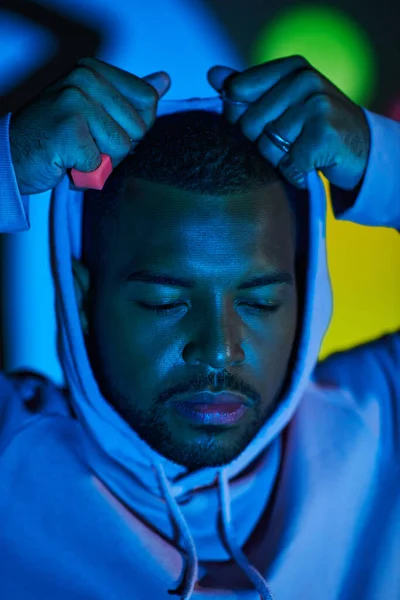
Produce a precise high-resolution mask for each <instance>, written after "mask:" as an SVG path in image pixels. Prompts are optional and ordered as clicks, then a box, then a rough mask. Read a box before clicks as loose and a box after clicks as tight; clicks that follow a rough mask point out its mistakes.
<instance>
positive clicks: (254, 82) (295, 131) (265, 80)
mask: <svg viewBox="0 0 400 600" xmlns="http://www.w3.org/2000/svg"><path fill="white" fill-rule="evenodd" d="M207 78H208V81H209V83H210V84H211V85H212V87H213V88H215V89H216V90H217V91H218V92H221V91H223V90H224V91H225V93H226V96H227V98H228V99H231V100H235V101H239V102H240V101H242V102H247V103H249V105H248V106H246V105H235V104H230V103H229V102H226V103H225V104H224V114H225V116H226V117H227V119H228V120H229V121H230V122H231V123H237V122H238V123H239V125H240V128H241V131H242V132H243V134H244V135H245V136H246V137H247V138H248V139H249V140H251V141H253V142H256V143H257V146H258V149H259V150H260V152H261V154H262V156H264V157H265V158H266V159H268V160H269V161H270V162H271V163H272V164H273V165H274V166H275V167H278V168H279V169H280V171H281V173H282V174H283V176H284V177H285V178H286V179H287V180H288V181H289V182H290V183H292V184H293V185H295V186H296V187H299V188H303V189H304V188H305V187H306V183H305V177H304V174H305V173H308V172H309V171H312V170H313V169H319V170H320V171H321V172H322V173H323V174H324V176H325V177H326V178H327V179H328V180H329V181H330V182H331V183H332V184H333V185H335V186H337V187H339V188H341V189H344V190H353V189H354V188H355V187H357V185H358V184H359V183H360V182H361V180H362V178H363V176H364V173H365V170H366V167H367V163H368V156H369V148H370V131H369V126H368V123H367V120H366V118H365V115H364V111H363V110H362V108H361V107H360V106H358V105H357V104H354V102H352V101H351V100H350V99H349V98H347V96H345V95H344V94H343V93H342V92H341V91H340V90H339V89H338V88H337V87H335V86H334V85H333V83H331V82H330V81H329V80H328V79H326V77H324V76H323V75H322V74H321V73H319V72H318V71H317V70H316V69H314V68H313V67H312V66H311V65H310V63H309V62H308V61H307V60H306V59H305V58H303V57H301V56H289V57H287V58H280V59H278V60H273V61H270V62H267V63H263V64H261V65H257V66H255V67H251V68H249V69H247V70H245V71H243V72H239V71H235V70H234V69H231V68H229V67H220V66H215V67H212V68H211V69H210V70H209V71H208V74H207ZM266 127H267V128H268V129H269V128H271V130H272V131H274V132H277V133H279V135H280V136H282V137H283V138H285V139H286V140H287V141H289V142H291V143H293V145H292V147H291V148H290V150H289V153H287V154H286V153H285V152H284V151H283V150H281V149H279V148H278V147H277V146H276V145H275V144H274V143H273V142H272V141H271V140H270V139H269V138H268V136H267V135H266V134H265V133H263V131H264V128H266Z"/></svg>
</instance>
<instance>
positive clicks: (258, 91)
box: [224, 55, 310, 102]
mask: <svg viewBox="0 0 400 600" xmlns="http://www.w3.org/2000/svg"><path fill="white" fill-rule="evenodd" d="M309 67H310V64H309V63H308V61H307V60H306V59H305V58H303V57H302V56H297V55H296V56H289V57H285V58H278V59H276V60H271V61H269V62H266V63H262V64H260V65H256V66H254V67H250V68H249V69H246V70H245V71H242V72H239V73H235V74H233V75H231V76H229V77H228V78H227V79H226V80H225V82H224V89H225V90H226V92H227V94H228V96H229V97H230V98H231V99H232V100H239V101H244V102H254V100H257V99H258V98H259V97H260V96H261V95H262V94H264V93H265V92H266V91H267V90H269V89H270V88H271V87H273V86H274V85H275V84H276V83H278V81H280V80H281V79H283V78H284V77H286V76H287V75H290V74H291V73H295V72H296V71H300V70H303V69H305V68H309Z"/></svg>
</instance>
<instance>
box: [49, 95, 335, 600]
mask: <svg viewBox="0 0 400 600" xmlns="http://www.w3.org/2000/svg"><path fill="white" fill-rule="evenodd" d="M196 109H197V110H198V109H200V110H207V111H213V112H217V113H222V112H223V101H222V99H221V97H219V96H217V97H213V98H191V99H187V100H161V101H160V102H159V105H158V111H157V116H161V115H163V114H168V113H173V112H180V111H186V110H196ZM299 201H300V202H304V203H305V204H307V207H306V208H307V210H306V211H305V214H306V215H307V218H306V221H305V223H304V224H303V228H304V230H303V231H302V234H303V237H304V240H305V242H306V243H305V246H304V257H303V276H302V277H303V281H302V282H300V283H301V286H300V287H301V288H302V291H301V294H302V297H301V298H300V297H299V307H301V311H300V310H299V319H298V320H299V326H298V334H297V338H296V344H295V348H294V354H293V359H292V367H291V370H290V373H288V377H287V385H286V387H285V391H284V394H283V395H282V398H281V401H280V403H279V404H278V406H277V408H276V410H275V412H274V413H273V414H272V415H271V417H270V418H269V420H268V421H267V422H266V423H265V424H264V426H263V427H262V428H261V430H260V431H259V433H258V434H257V436H255V437H254V439H253V440H252V442H251V443H250V444H249V445H248V447H247V448H246V449H245V450H244V451H243V452H242V454H240V456H238V457H237V458H236V459H235V460H233V461H232V462H231V463H229V464H227V465H226V466H224V467H215V468H204V469H201V470H199V471H197V472H195V473H191V474H187V473H186V468H185V467H183V466H181V465H177V464H175V463H173V462H172V461H169V460H167V459H166V458H164V457H163V456H161V455H160V454H158V453H157V452H155V451H154V450H153V449H152V448H150V446H148V445H147V444H146V442H144V441H143V440H142V439H141V438H139V436H138V435H136V434H135V432H134V431H132V429H131V428H130V427H129V426H128V424H127V423H126V422H125V421H124V420H123V419H122V417H121V416H120V415H119V414H118V413H117V412H116V411H115V410H114V408H113V407H112V406H111V405H110V404H109V403H108V402H107V401H106V400H105V398H104V397H103V396H102V394H101V392H100V390H99V388H98V386H97V382H96V379H95V377H94V374H93V371H92V369H91V366H90V363H89V358H88V355H87V352H86V347H85V342H84V337H83V333H82V330H81V325H80V320H79V314H78V308H77V304H76V300H75V294H74V284H73V273H72V257H74V258H76V259H80V258H81V247H82V239H81V230H82V228H81V224H82V208H83V192H82V191H76V190H73V189H71V188H70V185H69V179H68V177H64V178H63V180H62V181H61V182H60V183H59V184H58V185H57V187H56V188H55V190H54V192H53V195H52V203H51V207H50V236H51V261H52V270H53V278H54V283H55V294H56V313H57V324H58V339H57V347H58V354H59V360H60V363H61V365H62V368H63V371H64V376H65V381H66V388H67V392H68V398H69V401H70V402H71V405H72V407H73V410H74V412H75V414H76V417H77V419H78V421H79V422H80V425H81V427H82V429H83V430H84V433H85V435H84V436H82V438H83V442H82V443H83V448H82V452H83V453H84V457H85V460H86V461H87V464H88V465H89V468H90V469H91V470H92V471H93V473H94V474H95V475H96V476H97V477H98V478H99V479H100V480H101V481H102V482H103V483H104V484H105V485H106V486H107V487H108V489H110V490H111V491H112V492H113V493H114V494H115V496H117V497H118V498H119V499H120V500H121V501H122V502H124V504H125V505H126V506H128V507H129V508H130V509H131V510H132V511H134V512H135V513H136V514H138V515H140V516H142V517H143V519H144V520H145V522H147V523H149V524H150V525H151V527H152V528H153V529H155V530H157V531H159V532H160V534H161V535H163V536H165V537H166V538H167V539H169V540H170V541H171V543H173V544H174V545H175V547H177V548H178V549H179V550H181V551H182V552H184V553H185V554H186V556H187V561H186V567H185V569H184V572H183V573H182V584H181V586H180V588H179V590H176V591H175V592H173V593H175V594H177V595H178V596H180V597H181V598H182V599H188V598H190V597H191V596H192V592H193V589H194V584H195V582H196V580H197V579H198V576H199V575H201V566H199V562H201V561H228V560H232V559H233V560H235V561H236V562H237V564H238V565H239V566H240V567H241V568H242V569H243V571H244V572H245V573H246V575H247V576H248V578H249V580H250V581H251V582H252V583H253V585H254V587H255V588H256V589H257V591H258V592H259V594H260V597H261V598H263V599H271V598H272V595H271V594H270V592H269V589H268V585H267V582H266V581H265V579H264V578H263V577H262V576H261V574H260V573H259V572H258V571H257V570H256V569H255V568H254V567H253V566H252V565H251V564H250V563H249V562H248V560H247V558H246V557H245V555H244V554H243V553H242V551H241V547H242V546H243V545H244V543H245V542H246V540H247V539H248V537H249V536H250V534H251V533H252V531H253V530H254V529H255V528H256V526H257V522H258V520H259V519H260V516H261V514H262V512H263V511H264V509H265V506H266V505H267V503H268V500H269V498H270V496H271V493H272V490H273V486H274V484H275V481H276V478H277V474H278V468H279V466H280V463H281V458H282V435H281V433H282V431H283V430H284V428H285V427H286V426H287V425H288V423H289V422H290V420H291V417H292V415H293V413H294V412H295V411H296V409H297V407H298V405H299V402H300V401H301V398H302V396H303V394H304V392H305V389H306V387H307V386H308V384H309V382H310V379H311V375H312V372H313V370H314V367H315V365H316V363H317V360H318V354H319V351H320V347H321V343H322V340H323V337H324V335H325V332H326V330H327V328H328V325H329V322H330V318H331V311H332V295H331V286H330V280H329V273H328V267H327V256H326V240H325V233H326V210H327V205H326V195H325V188H324V185H323V182H322V180H321V178H320V176H319V174H318V173H317V172H316V171H313V172H311V173H309V174H308V175H307V190H306V191H305V192H304V193H303V192H301V193H300V200H299ZM188 498H191V502H189V503H187V502H186V501H187V499H188ZM176 528H177V530H178V532H179V538H178V539H176V534H175V530H176Z"/></svg>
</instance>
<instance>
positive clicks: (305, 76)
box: [299, 69, 324, 90]
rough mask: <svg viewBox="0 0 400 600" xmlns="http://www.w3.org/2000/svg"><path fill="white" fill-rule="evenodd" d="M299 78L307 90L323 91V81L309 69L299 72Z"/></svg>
mask: <svg viewBox="0 0 400 600" xmlns="http://www.w3.org/2000/svg"><path fill="white" fill-rule="evenodd" d="M299 78H300V79H301V80H302V82H303V84H304V85H305V86H306V87H307V88H308V89H312V90H323V88H324V84H323V81H322V79H321V77H320V76H319V74H318V73H317V72H316V71H313V70H311V69H305V70H304V71H300V73H299Z"/></svg>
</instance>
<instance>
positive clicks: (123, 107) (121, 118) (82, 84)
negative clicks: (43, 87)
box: [57, 66, 155, 142]
mask: <svg viewBox="0 0 400 600" xmlns="http://www.w3.org/2000/svg"><path fill="white" fill-rule="evenodd" d="M63 86H64V87H60V88H59V89H58V90H57V92H61V91H62V90H63V89H65V88H66V87H71V86H72V87H77V88H79V89H81V90H82V91H83V92H84V93H85V95H87V96H89V97H90V98H91V99H92V100H93V102H94V103H98V104H100V105H101V106H102V107H103V109H104V110H105V111H106V112H107V113H108V114H109V115H110V117H111V118H112V119H113V120H114V121H116V122H117V123H118V124H119V125H120V127H122V129H124V131H126V133H127V135H128V137H129V138H130V139H132V140H134V141H136V142H139V141H140V140H141V139H143V137H144V135H145V133H146V130H147V126H148V125H151V124H152V122H154V120H155V111H153V114H152V115H150V113H148V114H147V116H148V117H151V119H152V122H151V123H149V124H148V123H145V122H144V120H143V118H142V116H141V115H140V114H139V113H138V111H137V110H136V109H135V108H134V106H133V105H132V104H131V102H129V100H128V99H127V98H126V97H124V96H123V95H122V94H121V93H120V92H119V91H118V90H117V89H116V88H115V87H114V86H113V85H112V84H111V83H110V82H109V81H107V79H106V78H105V77H103V76H102V75H100V74H99V73H97V72H96V71H94V70H93V69H91V68H90V67H86V66H79V67H77V68H76V69H74V70H73V71H72V72H71V73H70V74H69V75H68V76H67V77H66V78H65V79H64V81H63Z"/></svg>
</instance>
